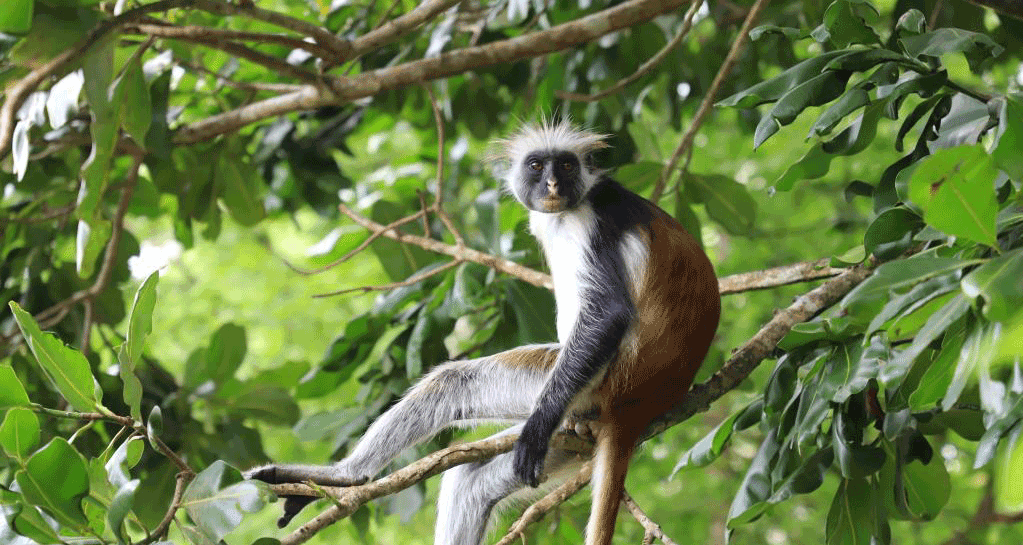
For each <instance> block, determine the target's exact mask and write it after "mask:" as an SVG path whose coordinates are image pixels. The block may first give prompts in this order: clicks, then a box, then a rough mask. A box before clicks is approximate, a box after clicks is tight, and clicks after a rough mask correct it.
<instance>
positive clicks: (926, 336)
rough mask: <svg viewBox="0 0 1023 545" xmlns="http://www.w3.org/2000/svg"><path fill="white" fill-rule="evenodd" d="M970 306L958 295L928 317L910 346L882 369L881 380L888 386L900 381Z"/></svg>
mask: <svg viewBox="0 0 1023 545" xmlns="http://www.w3.org/2000/svg"><path fill="white" fill-rule="evenodd" d="M969 308H970V303H969V301H968V300H967V299H966V298H965V297H963V296H962V295H956V296H955V297H953V298H952V299H951V300H950V301H949V302H948V303H947V304H945V305H944V306H943V307H941V308H940V309H938V310H937V311H935V312H934V314H932V315H931V317H930V318H928V320H927V322H926V323H925V324H924V326H923V327H922V328H920V331H918V332H917V334H916V336H915V337H914V338H913V342H912V343H911V344H910V345H909V347H908V348H906V349H905V350H903V351H902V352H900V353H899V354H898V355H897V356H896V357H895V358H894V359H893V360H892V361H890V362H889V363H888V365H885V366H884V369H882V371H881V375H880V376H879V377H878V378H879V380H880V381H881V382H882V383H884V384H885V385H888V386H891V385H893V384H896V383H897V382H898V381H900V380H901V379H902V377H903V376H904V375H905V374H906V371H907V370H908V369H909V367H910V366H911V365H912V364H913V360H915V359H916V357H917V356H919V355H920V354H921V353H922V352H923V351H924V349H925V348H927V346H928V345H929V344H931V342H933V341H934V340H935V339H937V338H938V336H940V335H941V334H942V333H944V332H945V330H946V329H948V327H949V326H951V325H952V323H953V322H955V321H956V320H958V319H959V318H960V317H961V316H963V315H964V314H966V311H967V310H969Z"/></svg>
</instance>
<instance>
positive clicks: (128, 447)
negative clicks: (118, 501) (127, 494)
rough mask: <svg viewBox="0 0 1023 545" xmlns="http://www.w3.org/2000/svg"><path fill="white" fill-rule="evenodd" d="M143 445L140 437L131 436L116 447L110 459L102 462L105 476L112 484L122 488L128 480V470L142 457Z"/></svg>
mask: <svg viewBox="0 0 1023 545" xmlns="http://www.w3.org/2000/svg"><path fill="white" fill-rule="evenodd" d="M144 448H145V445H144V443H143V441H142V439H141V438H139V437H133V438H131V439H129V440H127V441H125V442H123V443H121V445H120V446H118V447H117V450H115V451H114V453H113V454H111V455H110V459H109V460H107V461H106V463H105V464H103V470H104V473H106V478H107V480H108V481H109V482H110V484H112V485H113V486H115V487H117V488H122V487H124V485H126V484H127V483H128V481H129V480H130V478H129V475H128V471H127V470H130V469H131V468H133V467H135V464H138V463H139V460H140V459H141V458H142V452H143V450H144Z"/></svg>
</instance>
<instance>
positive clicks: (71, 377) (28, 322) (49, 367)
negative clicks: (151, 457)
mask: <svg viewBox="0 0 1023 545" xmlns="http://www.w3.org/2000/svg"><path fill="white" fill-rule="evenodd" d="M10 306H11V311H12V312H13V313H14V319H15V320H16V321H17V322H18V327H19V328H20V329H21V334H22V335H23V336H24V337H25V339H26V340H27V341H28V346H29V348H31V349H32V354H33V355H34V356H35V357H36V361H37V362H38V363H39V368H40V369H41V370H42V371H43V374H44V375H46V377H47V378H48V379H50V382H52V383H53V385H54V386H55V387H56V388H57V390H58V391H60V393H61V395H63V396H64V399H66V400H67V401H68V403H70V404H71V405H72V406H74V408H75V409H77V410H79V411H81V412H93V411H95V410H96V409H98V408H100V407H102V405H101V403H100V401H101V399H102V398H101V396H102V390H100V388H99V386H98V385H97V384H96V379H94V378H93V376H92V369H90V367H89V362H88V361H87V360H86V359H85V356H83V355H82V353H81V352H79V351H77V350H73V349H71V348H68V347H66V346H64V343H62V342H60V340H58V339H57V337H54V336H53V335H51V334H50V333H43V332H42V331H41V330H40V329H39V325H38V324H36V322H35V320H33V319H32V316H30V315H29V314H28V313H27V312H25V311H24V310H22V309H21V307H20V306H18V304H17V303H15V302H13V301H12V302H11V303H10Z"/></svg>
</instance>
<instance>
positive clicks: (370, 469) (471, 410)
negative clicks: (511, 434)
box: [246, 344, 559, 524]
mask: <svg viewBox="0 0 1023 545" xmlns="http://www.w3.org/2000/svg"><path fill="white" fill-rule="evenodd" d="M558 350H559V348H558V345H556V344H549V345H534V346H525V347H521V348H515V349H512V350H508V351H506V352H501V353H500V354H495V355H493V356H487V357H484V358H479V359H475V360H468V361H455V362H449V363H445V364H444V365H441V366H438V367H437V368H435V369H434V370H433V371H431V372H430V373H429V374H427V375H426V376H425V377H423V379H422V380H420V381H419V382H418V383H417V384H416V385H415V386H413V387H412V388H411V389H409V391H408V392H407V393H406V394H405V396H404V397H402V398H401V400H400V401H398V403H396V404H394V406H392V407H391V408H390V409H388V410H387V411H386V412H384V414H382V415H381V416H380V418H378V419H377V420H376V421H375V422H374V423H373V424H372V425H371V426H370V427H369V429H368V430H366V434H365V435H363V437H362V439H360V440H359V443H358V444H357V445H356V446H355V448H354V449H353V450H352V452H351V453H350V454H349V456H348V457H347V458H345V459H343V460H341V461H339V462H337V463H336V464H334V465H330V466H313V465H268V466H263V467H258V468H254V469H252V470H250V471H249V472H247V474H246V476H247V477H248V478H250V479H259V480H262V481H266V482H269V483H293V482H304V481H313V482H315V483H318V484H321V485H326V486H350V485H353V484H359V483H362V482H365V481H366V480H368V479H369V478H370V477H372V476H373V475H375V474H377V473H378V472H379V471H380V470H381V469H383V467H384V466H386V465H387V463H388V462H390V461H391V460H392V459H394V457H395V456H396V455H397V454H398V453H399V452H401V451H402V450H404V449H406V448H408V447H410V446H412V445H415V444H418V443H421V442H423V441H425V440H426V439H428V438H430V437H432V436H433V435H434V434H436V433H437V432H438V431H440V430H441V429H443V428H445V427H447V426H449V425H451V424H452V423H456V422H473V421H486V420H496V421H507V420H512V421H515V420H524V419H525V418H526V417H528V416H529V414H530V412H532V409H533V403H534V401H535V399H536V396H537V395H538V394H539V392H540V390H541V389H542V388H543V385H544V382H545V380H546V377H547V374H548V372H549V370H550V369H551V367H553V365H554V361H555V360H556V359H557V355H558ZM310 501H311V500H310ZM306 503H308V502H306ZM304 505H305V503H301V500H297V499H296V500H294V501H291V502H290V505H287V504H286V505H285V517H284V518H282V519H281V520H280V521H278V524H287V522H288V520H290V519H291V516H288V515H289V511H294V512H292V513H290V515H292V516H293V515H294V514H295V513H297V512H298V511H299V510H300V509H301V507H302V506H304Z"/></svg>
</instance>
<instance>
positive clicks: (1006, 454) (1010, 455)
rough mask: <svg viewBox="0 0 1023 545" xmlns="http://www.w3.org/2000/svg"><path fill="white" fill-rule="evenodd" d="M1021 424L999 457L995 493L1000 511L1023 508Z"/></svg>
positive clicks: (1013, 511) (1014, 511)
mask: <svg viewBox="0 0 1023 545" xmlns="http://www.w3.org/2000/svg"><path fill="white" fill-rule="evenodd" d="M1020 426H1021V425H1020V424H1017V425H1016V428H1017V429H1016V431H1015V433H1013V434H1012V439H1013V440H1011V441H1008V442H1007V443H1008V444H1006V445H1005V448H1004V449H1003V450H1002V453H1001V455H1000V456H999V458H998V465H997V471H996V473H995V486H994V495H995V501H996V502H997V503H996V505H997V506H998V510H999V512H1005V513H1016V512H1019V511H1020V510H1021V509H1023V487H1020V486H1019V483H1020V482H1023V441H1021V440H1020V435H1021V433H1020V432H1019V429H1020Z"/></svg>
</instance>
